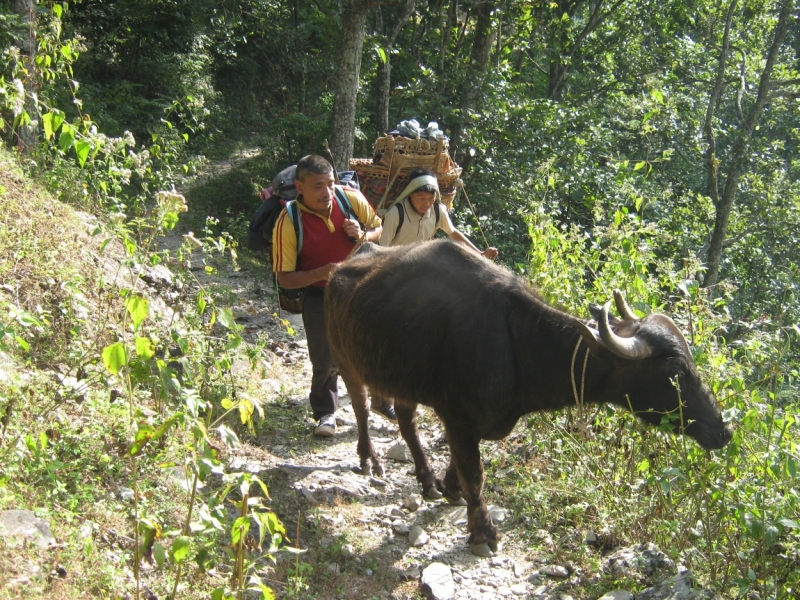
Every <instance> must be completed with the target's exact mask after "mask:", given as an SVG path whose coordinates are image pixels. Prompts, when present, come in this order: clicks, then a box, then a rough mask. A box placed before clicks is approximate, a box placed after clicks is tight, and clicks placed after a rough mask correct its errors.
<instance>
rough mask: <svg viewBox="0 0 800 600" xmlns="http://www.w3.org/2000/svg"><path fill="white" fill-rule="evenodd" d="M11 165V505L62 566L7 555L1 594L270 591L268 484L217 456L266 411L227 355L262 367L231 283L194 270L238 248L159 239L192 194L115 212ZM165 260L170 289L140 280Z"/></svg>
mask: <svg viewBox="0 0 800 600" xmlns="http://www.w3.org/2000/svg"><path fill="white" fill-rule="evenodd" d="M0 161H2V169H0V173H2V176H0V209H2V210H1V211H0V257H2V259H0V274H2V280H3V286H2V289H0V327H1V328H2V329H0V334H2V335H0V358H2V360H0V465H2V469H0V509H8V508H20V507H22V508H27V509H31V510H33V511H34V512H35V513H36V514H37V516H39V517H42V518H45V519H47V520H48V521H50V522H51V524H52V526H53V529H54V534H55V536H56V538H57V539H58V540H60V541H62V542H61V543H62V549H61V550H59V551H58V552H57V554H56V555H55V556H57V557H58V558H57V561H58V562H59V567H58V569H56V570H55V571H54V570H53V565H50V564H49V561H48V560H47V555H45V556H44V557H42V556H41V555H40V556H38V557H36V556H31V557H30V562H26V561H20V560H19V558H20V555H19V554H18V553H16V552H14V553H13V554H9V553H5V552H4V553H2V554H0V590H4V591H3V592H0V597H15V596H16V595H17V594H18V593H21V592H22V591H23V590H24V593H25V594H26V595H29V596H34V597H48V598H53V597H76V596H79V595H82V594H86V593H88V594H89V595H90V596H91V597H106V598H117V597H125V596H128V597H129V596H135V597H142V596H143V595H145V596H146V595H147V593H148V592H147V590H148V589H150V590H151V592H152V593H155V594H156V595H157V596H158V597H182V598H192V597H197V598H200V597H208V595H209V594H211V595H212V596H213V597H215V598H233V597H241V596H242V594H243V593H244V591H245V590H246V589H251V590H253V591H254V592H258V594H260V595H261V596H262V597H272V591H271V590H270V588H269V586H268V585H267V584H266V583H265V580H266V578H268V576H269V575H271V573H272V558H271V557H272V556H274V553H276V552H278V551H279V550H281V548H282V547H283V542H284V538H285V530H284V528H283V525H282V524H281V523H280V521H279V520H278V518H277V516H276V515H275V513H274V512H273V511H272V510H271V509H270V506H269V494H268V490H267V487H266V485H265V484H264V483H263V482H261V481H260V480H259V479H258V478H257V477H256V476H255V475H252V474H248V473H228V472H226V469H225V463H224V456H225V454H226V452H227V448H229V447H235V446H236V445H238V443H239V441H238V436H237V434H236V432H235V431H236V430H238V429H239V427H240V426H241V425H243V426H245V427H248V426H249V427H251V428H252V422H253V421H252V420H253V417H254V416H258V413H260V412H261V406H260V404H259V403H256V402H255V401H253V400H251V399H250V396H249V395H248V394H247V393H246V392H245V391H244V390H245V389H246V379H245V380H242V379H241V377H237V376H235V375H234V374H233V366H234V365H235V364H237V363H239V364H243V365H250V367H248V368H256V367H257V368H261V367H260V364H261V360H260V358H259V357H260V356H261V349H260V348H261V347H260V346H247V345H243V344H242V338H241V335H240V327H239V326H238V325H237V324H236V323H235V321H234V319H233V316H232V313H231V310H230V305H231V302H233V301H234V300H235V297H234V296H233V295H232V294H231V293H230V291H229V290H227V289H225V288H224V287H213V286H212V287H205V286H203V285H201V284H200V282H199V281H198V280H197V278H196V277H194V275H193V273H194V271H193V270H192V268H193V267H192V261H193V260H194V261H196V262H200V263H201V264H205V267H202V268H203V269H204V270H206V271H207V272H210V273H213V271H214V266H213V265H214V261H215V259H214V256H213V255H214V254H215V253H216V254H220V253H225V254H228V255H229V258H228V259H226V260H230V259H231V258H233V259H234V260H235V252H234V251H233V246H231V245H230V241H229V239H228V238H227V237H225V236H211V235H210V232H208V233H209V235H207V236H205V237H203V236H200V235H198V236H186V237H185V240H184V245H183V246H182V247H181V248H179V249H178V250H177V251H176V252H173V253H170V252H169V251H166V250H159V249H157V248H156V247H155V245H154V241H155V239H156V238H157V237H158V236H161V235H163V234H164V233H166V232H168V231H169V230H170V229H172V228H173V227H174V226H175V224H176V223H177V220H178V214H179V213H180V212H181V211H183V210H185V203H184V200H183V198H182V197H181V196H179V195H177V194H174V193H159V194H156V197H155V198H154V199H153V201H151V202H150V203H149V204H148V206H147V207H146V209H145V210H144V211H138V212H140V214H141V215H142V216H140V217H138V218H135V219H131V220H126V219H120V220H117V221H110V222H106V223H104V222H103V221H100V220H98V219H96V218H94V217H91V216H89V215H83V216H82V217H81V216H79V215H78V213H76V212H75V211H73V210H72V209H70V208H69V207H67V206H66V205H63V204H61V203H59V202H57V201H55V200H53V199H52V198H50V197H49V196H48V195H47V194H46V193H45V192H44V191H42V189H41V188H40V187H37V186H36V185H35V184H33V183H31V181H30V180H28V179H27V178H26V177H25V176H24V175H23V174H22V172H21V170H20V169H19V168H18V167H17V166H16V163H15V161H14V159H13V158H12V157H10V156H9V155H7V154H6V153H3V154H2V155H1V156H0ZM198 238H200V239H198ZM198 246H202V249H198ZM159 264H171V265H172V268H173V270H174V273H175V275H174V280H173V281H172V282H171V283H170V284H169V288H170V289H169V291H167V292H166V293H162V294H159V293H157V292H155V291H154V290H153V289H150V288H147V287H146V286H145V285H144V284H143V283H142V280H141V275H143V274H145V273H146V272H147V271H148V269H150V268H152V267H153V266H156V265H159ZM162 296H163V299H162ZM165 299H166V300H167V303H168V304H169V305H168V304H167V303H165V302H164V300H165ZM170 305H171V306H170ZM245 371H246V369H245ZM261 417H262V418H263V413H262V414H261ZM1 543H2V544H3V545H6V544H7V543H8V542H7V541H3V542H1ZM12 557H13V558H12ZM62 572H63V573H64V575H60V574H59V573H62ZM54 573H55V575H54ZM67 575H68V576H69V580H70V581H74V582H77V581H80V582H82V586H83V587H84V589H78V588H76V587H75V586H74V584H73V585H68V584H66V583H65V582H64V581H62V579H63V577H66V576H67ZM7 594H10V595H8V596H6V595H7Z"/></svg>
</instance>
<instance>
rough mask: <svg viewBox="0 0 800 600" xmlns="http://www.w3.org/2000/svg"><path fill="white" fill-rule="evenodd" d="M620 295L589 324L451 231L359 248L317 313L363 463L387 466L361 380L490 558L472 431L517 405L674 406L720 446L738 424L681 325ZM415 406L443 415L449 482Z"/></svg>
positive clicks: (434, 492) (707, 443)
mask: <svg viewBox="0 0 800 600" xmlns="http://www.w3.org/2000/svg"><path fill="white" fill-rule="evenodd" d="M615 300H616V306H617V310H618V312H619V313H620V316H621V317H622V319H616V318H611V319H610V318H609V315H608V308H609V305H608V304H606V305H605V306H604V307H602V308H600V307H597V306H595V307H593V314H594V317H595V319H596V328H595V324H594V323H591V322H590V323H589V324H587V323H585V322H584V321H582V320H580V319H579V318H577V317H574V316H572V315H569V314H566V313H564V312H561V311H559V310H557V309H555V308H553V307H552V306H549V305H548V304H547V303H545V301H544V300H542V298H541V297H539V296H538V295H537V294H536V292H535V291H533V290H532V289H531V288H530V287H529V286H528V285H527V284H526V282H524V281H523V280H522V279H520V278H519V277H517V276H515V275H513V274H512V273H510V272H509V271H507V270H506V269H503V268H501V267H498V266H496V265H494V264H492V263H491V262H490V261H488V260H486V259H484V258H483V257H481V256H479V255H478V254H476V253H474V252H471V251H469V250H467V249H465V248H464V247H463V246H461V245H459V244H457V243H454V242H451V241H449V240H437V241H434V242H426V243H422V244H416V245H410V246H401V247H395V248H379V247H377V246H372V245H366V246H365V247H363V248H361V249H360V250H359V252H357V253H356V254H355V255H354V256H353V257H351V258H350V259H349V260H347V261H345V262H344V263H342V264H341V265H340V266H339V267H338V268H337V269H336V270H335V271H334V273H333V274H332V276H331V279H330V281H329V283H328V288H327V292H326V299H325V310H326V323H327V331H328V339H329V342H330V346H331V351H332V353H333V357H334V361H335V363H336V365H337V367H338V369H339V372H340V374H341V375H342V378H343V380H344V382H345V384H346V386H347V389H348V392H349V393H350V396H351V398H352V401H353V408H354V410H355V414H356V418H357V421H358V455H359V457H360V459H361V468H362V470H363V472H364V473H365V474H369V473H371V472H372V468H374V469H375V470H376V472H378V473H382V472H383V468H382V466H381V462H380V459H379V458H378V456H377V455H376V453H375V450H374V448H373V446H372V442H371V441H370V439H369V432H368V428H367V417H368V410H369V404H368V399H367V394H366V389H365V386H366V387H368V388H369V389H370V390H371V391H373V392H374V393H378V394H383V395H386V396H392V397H394V399H395V408H396V411H397V418H398V422H399V426H400V432H401V434H402V436H403V438H404V439H405V441H406V443H407V444H408V447H409V450H410V451H411V454H412V455H413V457H414V463H415V467H416V475H417V479H418V480H419V481H420V483H421V484H422V489H423V492H424V493H425V494H427V495H428V496H434V497H437V496H438V497H441V495H442V494H444V495H445V496H446V497H447V498H448V499H450V500H455V501H462V502H463V500H464V499H466V504H467V514H468V525H467V526H468V529H469V533H470V538H469V544H470V547H471V549H472V551H473V552H474V553H476V554H480V555H491V553H492V551H496V550H497V540H498V533H497V528H496V527H495V525H494V524H493V523H492V519H491V517H490V516H489V513H488V511H487V509H486V504H485V503H484V501H483V497H482V488H483V480H484V474H483V463H482V462H481V458H480V451H479V442H480V440H482V439H484V440H499V439H502V438H503V437H505V436H506V435H508V434H509V432H510V431H511V430H512V429H513V427H514V425H515V424H516V422H517V420H518V419H519V418H520V417H521V416H522V415H525V414H527V413H530V412H533V411H537V410H553V409H559V408H563V407H566V406H574V405H575V404H576V395H577V394H576V391H577V390H580V389H581V388H584V394H585V396H584V402H585V403H586V404H593V403H601V402H609V403H611V404H616V405H618V406H622V407H624V408H627V409H632V410H633V412H634V413H635V414H636V415H637V416H638V417H640V418H641V419H642V420H644V421H646V422H648V423H652V424H658V423H660V422H661V420H662V416H663V415H665V414H672V415H674V416H675V418H676V424H677V428H678V430H679V431H680V432H682V433H685V434H687V435H689V436H691V437H693V438H694V439H695V440H697V442H698V443H699V444H700V445H701V446H702V447H703V448H708V449H717V448H722V447H723V446H724V445H725V444H726V443H727V442H728V441H729V440H730V438H731V435H732V432H731V430H730V428H729V427H727V426H726V425H725V424H724V423H723V420H722V416H721V414H720V410H719V407H718V406H717V403H716V400H715V398H714V396H713V394H712V393H711V391H710V390H709V389H708V387H706V386H705V385H704V384H703V383H702V382H701V381H700V377H699V376H698V374H697V370H696V368H695V365H694V362H693V361H692V355H691V353H690V351H689V347H688V345H687V343H686V340H685V339H684V337H683V335H682V334H681V332H680V330H679V329H678V328H677V327H676V326H675V324H674V323H673V322H672V320H671V319H669V318H668V317H666V316H664V315H658V314H652V315H648V316H646V317H644V318H641V319H639V318H637V317H636V316H635V315H634V314H633V313H632V311H631V310H630V308H629V307H628V305H627V304H626V303H625V300H624V299H623V297H622V295H621V294H620V293H618V292H615ZM579 347H580V348H581V352H580V353H579V356H580V359H578V360H575V356H576V353H577V349H578V348H579ZM586 348H588V350H589V356H588V359H587V362H586V364H585V367H584V361H583V357H584V354H585V349H586ZM584 369H585V370H584ZM571 371H572V372H571ZM574 381H576V383H574ZM417 404H425V405H427V406H430V407H432V408H433V410H434V411H435V412H436V414H437V415H438V417H439V418H440V419H441V421H442V423H443V424H444V428H445V432H446V435H447V441H448V444H449V445H450V455H451V458H450V465H449V466H448V468H447V471H446V473H445V476H444V480H440V479H438V478H437V477H436V476H435V474H434V473H433V471H432V469H431V467H430V465H429V463H428V461H427V458H426V457H425V454H424V453H423V451H422V447H421V445H420V441H419V438H418V436H417V428H416V407H417Z"/></svg>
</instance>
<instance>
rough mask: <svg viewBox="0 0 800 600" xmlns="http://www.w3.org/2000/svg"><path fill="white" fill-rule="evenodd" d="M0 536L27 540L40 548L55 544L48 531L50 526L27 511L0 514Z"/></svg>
mask: <svg viewBox="0 0 800 600" xmlns="http://www.w3.org/2000/svg"><path fill="white" fill-rule="evenodd" d="M0 536H3V537H15V538H28V539H30V540H31V541H32V542H33V543H34V544H36V545H37V546H40V547H41V548H46V547H47V546H50V545H52V544H55V543H56V538H55V537H53V534H52V533H51V531H50V524H49V523H48V522H47V521H44V520H42V519H40V518H38V517H37V516H36V515H35V514H33V513H32V512H31V511H29V510H6V511H3V512H0Z"/></svg>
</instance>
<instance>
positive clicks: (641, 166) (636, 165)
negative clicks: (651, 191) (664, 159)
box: [633, 160, 647, 171]
mask: <svg viewBox="0 0 800 600" xmlns="http://www.w3.org/2000/svg"><path fill="white" fill-rule="evenodd" d="M646 164H647V163H645V161H643V160H641V161H639V162H637V163H636V164H635V165H633V170H634V171H638V170H639V169H643V168H644V166H645V165H646Z"/></svg>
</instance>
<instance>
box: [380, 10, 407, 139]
mask: <svg viewBox="0 0 800 600" xmlns="http://www.w3.org/2000/svg"><path fill="white" fill-rule="evenodd" d="M414 5H415V0H406V3H405V6H404V7H403V9H402V10H401V11H400V14H398V15H397V19H396V20H395V22H394V23H393V24H392V27H391V28H390V29H389V31H388V33H387V35H386V38H385V39H384V40H383V44H382V47H383V51H384V53H385V55H386V56H385V58H386V60H385V61H384V60H380V59H379V61H378V74H377V86H378V93H377V102H376V104H377V107H376V123H375V125H376V128H377V129H378V134H379V135H383V134H384V133H385V132H386V131H388V130H389V96H390V95H391V91H392V47H393V46H394V43H395V41H396V40H397V36H398V35H400V32H401V31H402V29H403V26H404V25H405V24H406V23H407V22H408V19H409V17H411V15H412V13H413V12H414Z"/></svg>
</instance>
